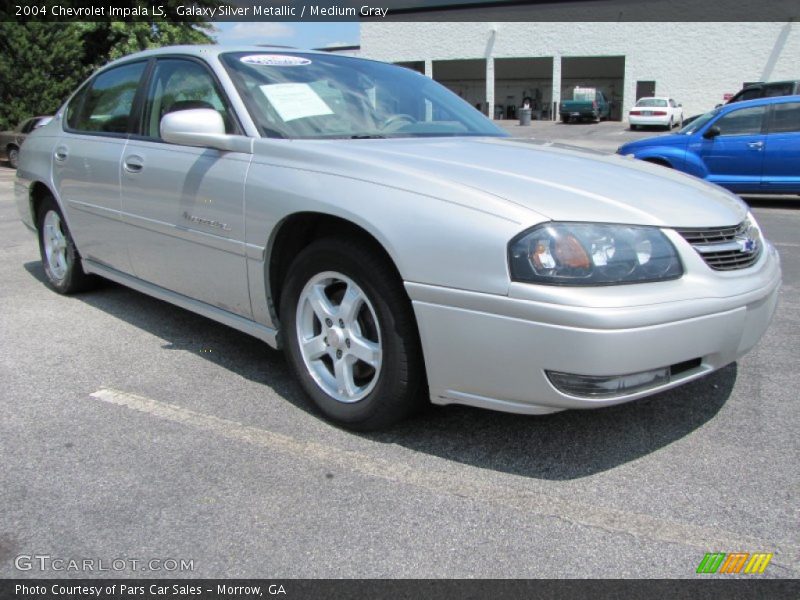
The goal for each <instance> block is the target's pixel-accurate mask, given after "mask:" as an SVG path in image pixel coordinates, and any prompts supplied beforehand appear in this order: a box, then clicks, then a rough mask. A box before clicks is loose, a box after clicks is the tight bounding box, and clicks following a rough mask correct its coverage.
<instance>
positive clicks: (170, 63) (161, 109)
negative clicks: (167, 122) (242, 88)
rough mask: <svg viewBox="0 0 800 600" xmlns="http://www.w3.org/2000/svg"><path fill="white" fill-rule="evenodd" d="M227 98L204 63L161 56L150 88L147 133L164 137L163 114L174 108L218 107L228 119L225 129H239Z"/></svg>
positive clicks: (145, 117) (158, 137)
mask: <svg viewBox="0 0 800 600" xmlns="http://www.w3.org/2000/svg"><path fill="white" fill-rule="evenodd" d="M223 98H224V97H223V95H222V94H221V92H220V91H219V88H218V87H217V85H216V82H215V81H214V78H213V77H212V75H211V73H210V72H209V71H208V69H207V68H206V67H204V66H203V65H201V64H199V63H197V62H194V61H191V60H181V59H162V60H159V61H158V62H157V63H156V68H155V69H154V70H153V76H152V78H151V80H150V89H149V90H148V92H147V106H146V107H145V111H144V127H143V128H142V129H143V134H144V135H145V136H147V137H150V138H154V139H161V133H160V124H161V118H162V117H163V116H164V115H166V114H167V113H170V112H175V111H178V110H188V109H192V108H210V109H213V110H216V111H217V112H218V113H219V114H220V115H221V116H222V120H223V121H224V122H225V131H226V132H227V133H235V132H236V126H235V125H234V120H233V117H232V114H231V110H230V108H229V106H228V104H227V102H225V100H224V99H223Z"/></svg>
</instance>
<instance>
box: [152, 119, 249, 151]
mask: <svg viewBox="0 0 800 600" xmlns="http://www.w3.org/2000/svg"><path fill="white" fill-rule="evenodd" d="M161 139H163V140H164V141H165V142H168V143H170V144H178V145H181V146H198V147H200V148H215V149H217V150H225V151H228V152H244V153H246V154H251V153H252V152H253V140H252V139H250V138H248V137H244V136H241V135H229V134H227V133H225V123H224V122H223V120H222V116H221V115H220V114H219V113H218V112H217V111H215V110H213V109H211V108H191V109H187V110H178V111H175V112H171V113H167V114H165V115H164V116H163V117H161Z"/></svg>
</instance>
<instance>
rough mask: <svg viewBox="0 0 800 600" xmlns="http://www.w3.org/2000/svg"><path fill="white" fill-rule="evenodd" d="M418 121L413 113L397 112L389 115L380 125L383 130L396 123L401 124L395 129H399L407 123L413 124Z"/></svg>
mask: <svg viewBox="0 0 800 600" xmlns="http://www.w3.org/2000/svg"><path fill="white" fill-rule="evenodd" d="M416 122H417V119H415V118H414V117H412V116H411V115H407V114H405V113H397V114H395V115H392V116H391V117H388V118H387V119H386V120H384V122H383V123H381V125H380V129H381V131H385V130H386V129H388V128H389V127H391V126H392V125H395V124H397V125H399V126H398V127H396V128H395V129H399V128H400V127H402V126H403V124H406V123H407V124H409V125H413V124H414V123H416Z"/></svg>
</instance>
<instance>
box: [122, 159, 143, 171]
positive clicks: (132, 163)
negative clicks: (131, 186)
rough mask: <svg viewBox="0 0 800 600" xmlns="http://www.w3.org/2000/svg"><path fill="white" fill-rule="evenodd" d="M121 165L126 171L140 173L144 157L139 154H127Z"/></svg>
mask: <svg viewBox="0 0 800 600" xmlns="http://www.w3.org/2000/svg"><path fill="white" fill-rule="evenodd" d="M122 167H123V168H124V169H125V170H126V171H127V172H128V173H141V172H142V169H144V159H142V157H141V156H135V155H132V156H129V157H128V158H126V159H125V162H123V163H122Z"/></svg>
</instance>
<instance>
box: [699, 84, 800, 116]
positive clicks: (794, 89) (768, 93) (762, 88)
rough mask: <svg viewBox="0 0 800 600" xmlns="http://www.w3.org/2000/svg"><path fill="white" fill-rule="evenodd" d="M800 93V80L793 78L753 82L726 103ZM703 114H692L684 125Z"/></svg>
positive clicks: (718, 105)
mask: <svg viewBox="0 0 800 600" xmlns="http://www.w3.org/2000/svg"><path fill="white" fill-rule="evenodd" d="M796 94H800V80H797V79H793V80H790V81H771V82H768V83H764V82H762V83H753V84H750V85H746V86H744V87H743V88H742V89H741V90H739V91H738V92H736V94H734V95H733V97H732V98H731V99H730V100H728V101H727V102H726V103H725V104H734V103H735V102H744V101H745V100H756V99H758V98H773V97H775V96H792V95H796ZM720 106H722V104H717V106H716V107H715V108H719V107H720ZM700 116H701V115H692V116H691V117H687V118H686V119H685V120H684V125H688V124H689V123H691V122H692V121H694V120H695V119H697V118H698V117H700Z"/></svg>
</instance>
